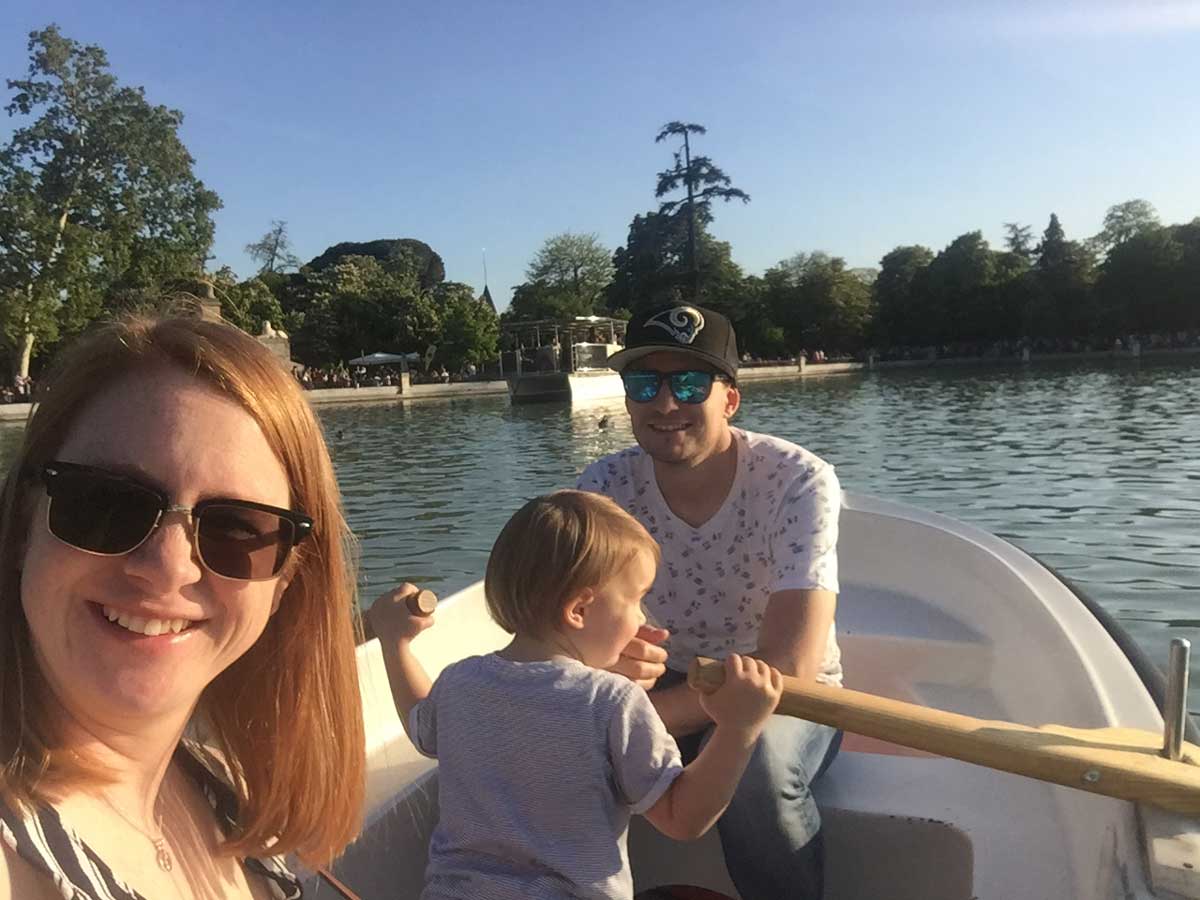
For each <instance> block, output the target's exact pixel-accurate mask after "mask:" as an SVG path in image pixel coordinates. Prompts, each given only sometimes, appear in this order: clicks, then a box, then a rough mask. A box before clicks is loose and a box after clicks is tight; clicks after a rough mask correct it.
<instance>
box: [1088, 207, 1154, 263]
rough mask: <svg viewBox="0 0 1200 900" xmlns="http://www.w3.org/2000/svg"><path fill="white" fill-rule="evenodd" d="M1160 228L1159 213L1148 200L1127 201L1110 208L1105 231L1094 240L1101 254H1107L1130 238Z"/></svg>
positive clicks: (1106, 217)
mask: <svg viewBox="0 0 1200 900" xmlns="http://www.w3.org/2000/svg"><path fill="white" fill-rule="evenodd" d="M1158 227H1159V221H1158V211H1157V210H1156V209H1155V208H1154V206H1153V205H1152V204H1151V203H1150V202H1149V201H1147V200H1126V201H1125V202H1124V203H1118V204H1116V205H1114V206H1110V207H1109V208H1108V212H1106V213H1105V214H1104V229H1103V230H1102V231H1101V232H1100V233H1099V234H1098V235H1096V236H1095V238H1093V239H1092V240H1093V243H1094V245H1095V247H1096V249H1097V250H1098V251H1099V252H1103V253H1106V252H1108V251H1110V250H1112V249H1113V248H1114V247H1117V246H1119V245H1120V244H1123V243H1125V241H1127V240H1129V239H1130V238H1132V237H1134V236H1136V235H1138V234H1141V233H1142V232H1145V231H1152V230H1154V229H1156V228H1158Z"/></svg>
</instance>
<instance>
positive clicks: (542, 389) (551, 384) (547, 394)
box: [508, 370, 625, 403]
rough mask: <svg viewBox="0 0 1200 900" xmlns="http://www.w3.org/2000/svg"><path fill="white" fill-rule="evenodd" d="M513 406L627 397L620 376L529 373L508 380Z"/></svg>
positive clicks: (601, 372)
mask: <svg viewBox="0 0 1200 900" xmlns="http://www.w3.org/2000/svg"><path fill="white" fill-rule="evenodd" d="M508 396H509V399H510V400H511V401H512V402H513V403H586V402H589V401H592V400H613V399H616V398H618V397H623V396H625V389H624V386H623V385H622V384H621V376H619V375H618V374H617V373H616V372H610V371H607V370H605V371H596V372H570V373H568V372H529V373H522V374H521V375H513V376H510V377H509V379H508Z"/></svg>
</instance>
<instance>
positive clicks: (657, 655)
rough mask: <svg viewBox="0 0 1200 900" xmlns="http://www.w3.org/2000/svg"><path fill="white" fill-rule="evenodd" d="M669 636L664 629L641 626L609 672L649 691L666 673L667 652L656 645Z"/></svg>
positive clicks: (669, 633)
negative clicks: (622, 676)
mask: <svg viewBox="0 0 1200 900" xmlns="http://www.w3.org/2000/svg"><path fill="white" fill-rule="evenodd" d="M670 636H671V632H669V631H667V629H665V628H655V627H654V626H653V625H643V626H642V627H641V628H639V629H638V633H637V636H636V637H634V639H633V640H632V641H630V642H629V643H628V644H627V645H626V646H625V649H624V650H622V651H621V658H620V659H618V660H617V662H616V664H615V665H614V666H612V667H611V668H610V669H609V671H610V672H616V673H617V674H618V675H624V676H625V677H626V678H628V679H629V680H630V681H633V682H635V683H636V684H637V685H638V686H640V687H642V688H645V689H646V690H650V688H652V687H654V682H656V681H658V679H659V678H661V677H662V675H663V673H664V672H666V671H667V651H666V650H664V649H663V648H662V647H660V646H658V645H659V644H661V643H662V642H663V641H665V640H666V639H667V638H669V637H670Z"/></svg>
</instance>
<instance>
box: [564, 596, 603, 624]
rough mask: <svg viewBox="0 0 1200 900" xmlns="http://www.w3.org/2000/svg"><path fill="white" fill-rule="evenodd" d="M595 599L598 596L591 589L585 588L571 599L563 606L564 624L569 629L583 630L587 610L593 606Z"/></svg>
mask: <svg viewBox="0 0 1200 900" xmlns="http://www.w3.org/2000/svg"><path fill="white" fill-rule="evenodd" d="M595 599H596V594H595V592H594V591H593V590H592V589H591V588H584V589H583V590H582V591H580V592H579V593H578V594H576V595H575V596H574V597H571V598H570V599H569V600H568V601H567V602H566V603H564V604H563V609H562V624H563V625H564V626H565V627H567V628H569V629H575V630H579V629H581V628H583V622H584V617H585V615H586V613H587V608H588V607H589V606H591V604H592V601H593V600H595Z"/></svg>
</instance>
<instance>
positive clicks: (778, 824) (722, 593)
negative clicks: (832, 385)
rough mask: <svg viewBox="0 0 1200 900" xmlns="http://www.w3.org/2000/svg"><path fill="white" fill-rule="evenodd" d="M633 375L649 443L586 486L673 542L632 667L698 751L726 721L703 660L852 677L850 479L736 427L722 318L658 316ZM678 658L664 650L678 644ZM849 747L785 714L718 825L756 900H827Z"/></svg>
mask: <svg viewBox="0 0 1200 900" xmlns="http://www.w3.org/2000/svg"><path fill="white" fill-rule="evenodd" d="M608 362H609V365H610V366H611V367H612V368H614V369H616V370H617V371H619V372H620V373H621V378H622V380H623V381H624V383H625V395H626V402H625V406H626V409H627V410H628V411H629V416H630V420H631V423H632V425H633V433H634V437H635V438H636V439H637V442H638V446H637V447H634V448H630V449H628V450H623V451H621V452H620V453H615V454H613V455H611V456H607V457H605V458H603V459H600V460H598V461H596V462H594V463H592V464H591V465H590V466H588V467H587V469H585V470H584V472H583V474H582V475H580V477H579V482H578V486H579V487H580V488H582V489H584V490H591V491H596V492H598V493H603V494H607V495H609V496H610V497H612V498H613V499H614V500H616V501H617V503H619V504H620V505H621V506H622V507H624V508H625V509H626V510H628V511H629V512H630V513H631V514H632V515H633V516H634V517H635V518H637V519H638V520H639V521H640V522H641V523H642V524H643V525H644V526H645V527H646V529H647V530H648V531H649V532H650V534H651V535H653V536H654V538H655V539H656V540H657V541H658V543H659V545H660V547H661V548H662V554H663V558H662V564H661V565H660V566H659V570H658V576H657V578H656V580H655V582H654V585H653V587H651V589H650V592H649V593H648V594H647V595H646V599H645V607H646V612H647V615H648V617H649V618H650V620H651V621H653V622H654V623H655V624H656V625H658V626H661V630H659V631H657V632H655V631H652V630H648V631H647V632H646V633H644V634H643V635H642V636H641V637H642V639H639V640H636V641H635V642H634V643H633V644H631V645H630V648H629V649H628V650H627V656H628V659H626V660H624V665H623V666H621V667H619V670H620V671H623V672H624V673H625V674H628V675H630V677H634V678H635V679H636V680H638V681H639V682H640V683H642V684H644V685H647V686H649V684H650V682H651V680H652V678H653V677H654V676H656V675H657V674H659V673H660V672H661V671H662V666H661V661H662V660H664V659H665V660H666V665H667V670H666V673H665V674H664V675H663V676H662V677H661V678H658V680H657V682H655V683H654V687H653V689H652V690H651V691H650V699H651V701H652V702H653V703H654V706H655V708H656V709H657V710H658V712H659V714H660V715H661V716H662V718H663V721H664V722H665V723H666V725H667V728H668V730H669V731H670V732H671V733H672V734H674V735H675V736H676V737H677V738H678V739H679V744H680V749H681V750H682V751H683V753H684V757H685V760H686V759H687V758H689V755H690V754H694V753H695V752H697V750H698V748H699V746H700V744H701V742H702V741H703V740H704V738H705V736H706V734H707V733H708V731H709V730H710V728H711V724H712V723H711V722H710V721H709V719H708V717H707V716H706V715H705V714H704V711H703V709H701V707H700V703H699V702H698V700H697V699H696V694H695V693H694V692H692V691H691V690H690V689H689V688H688V687H687V684H686V681H685V673H686V670H687V666H688V663H689V662H690V660H691V658H692V657H693V656H697V655H704V656H716V657H724V656H726V655H727V654H729V653H730V652H736V653H749V654H752V655H754V656H758V657H760V658H762V659H765V660H766V661H767V662H769V663H770V664H771V665H773V666H775V667H777V668H778V669H780V670H781V671H782V672H783V673H784V674H786V675H793V676H796V677H799V678H802V679H806V680H807V679H812V680H816V681H821V682H823V683H826V684H832V685H840V684H841V678H842V669H841V662H840V655H839V653H838V646H837V640H836V632H835V628H834V610H835V608H836V606H837V591H838V573H837V535H838V513H839V511H840V509H841V488H840V486H839V485H838V480H837V476H836V475H835V474H834V471H833V467H832V466H831V465H829V464H828V463H826V462H825V461H824V460H822V459H820V458H819V457H817V456H815V455H814V454H812V453H810V452H808V451H807V450H805V449H803V448H802V447H798V446H796V445H795V444H791V443H789V442H787V441H783V440H780V439H778V438H774V437H770V436H768V435H761V434H754V433H752V432H747V431H743V430H741V429H736V428H733V427H731V426H730V423H729V420H730V419H731V418H732V417H733V415H734V414H735V413H736V412H737V410H738V406H739V404H740V402H741V395H740V393H739V391H738V388H737V366H738V353H737V339H736V337H735V335H734V331H733V326H732V325H731V324H730V323H729V320H728V319H726V318H725V317H724V316H723V315H721V314H720V313H717V312H714V311H712V310H708V309H703V308H701V307H695V306H679V305H677V306H672V307H664V308H660V309H655V310H651V311H650V312H648V313H644V314H642V315H640V316H638V317H636V318H635V319H634V320H633V321H632V322H630V325H629V330H628V333H627V337H626V343H625V349H624V350H622V351H620V352H618V353H616V354H614V355H613V356H612V357H610V358H609V361H608ZM668 634H669V635H670V637H669V638H668V639H667V650H668V653H667V654H664V653H663V652H662V650H661V648H658V647H655V646H654V644H655V643H656V642H660V641H662V640H663V639H664V638H667V635H668ZM839 743H840V735H839V734H838V733H837V732H835V731H834V730H833V729H831V728H829V727H827V726H824V725H816V724H814V723H811V722H805V721H803V720H800V719H793V718H788V717H785V716H773V717H772V718H771V721H770V723H769V724H768V726H767V728H766V729H765V730H764V732H763V735H762V737H761V738H760V739H759V745H758V747H757V748H756V750H755V754H754V757H753V758H752V760H751V762H750V765H749V766H748V768H747V770H746V774H745V775H744V776H743V778H742V781H741V783H740V784H739V786H738V790H737V794H736V795H735V797H734V800H733V802H732V803H731V804H730V806H729V809H728V810H727V811H726V813H725V814H724V816H723V817H722V818H721V820H720V822H719V823H718V829H719V831H720V835H721V843H722V846H723V848H724V851H725V860H726V864H727V866H728V868H729V874H730V876H731V877H732V879H733V882H734V884H735V885H736V886H737V889H738V892H739V893H740V894H741V896H742V897H743V898H744V900H784V898H797V900H817V898H819V897H820V896H821V891H822V881H823V852H822V843H821V834H820V827H821V822H820V815H819V813H818V811H817V807H816V803H815V802H814V800H813V798H812V794H811V792H810V790H809V786H810V785H811V783H812V781H813V780H814V779H815V778H816V777H817V776H818V775H819V774H820V773H821V772H822V771H823V770H824V767H825V766H826V765H828V763H829V762H830V761H831V760H832V758H833V755H834V754H835V753H836V751H837V746H838V744H839Z"/></svg>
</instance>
